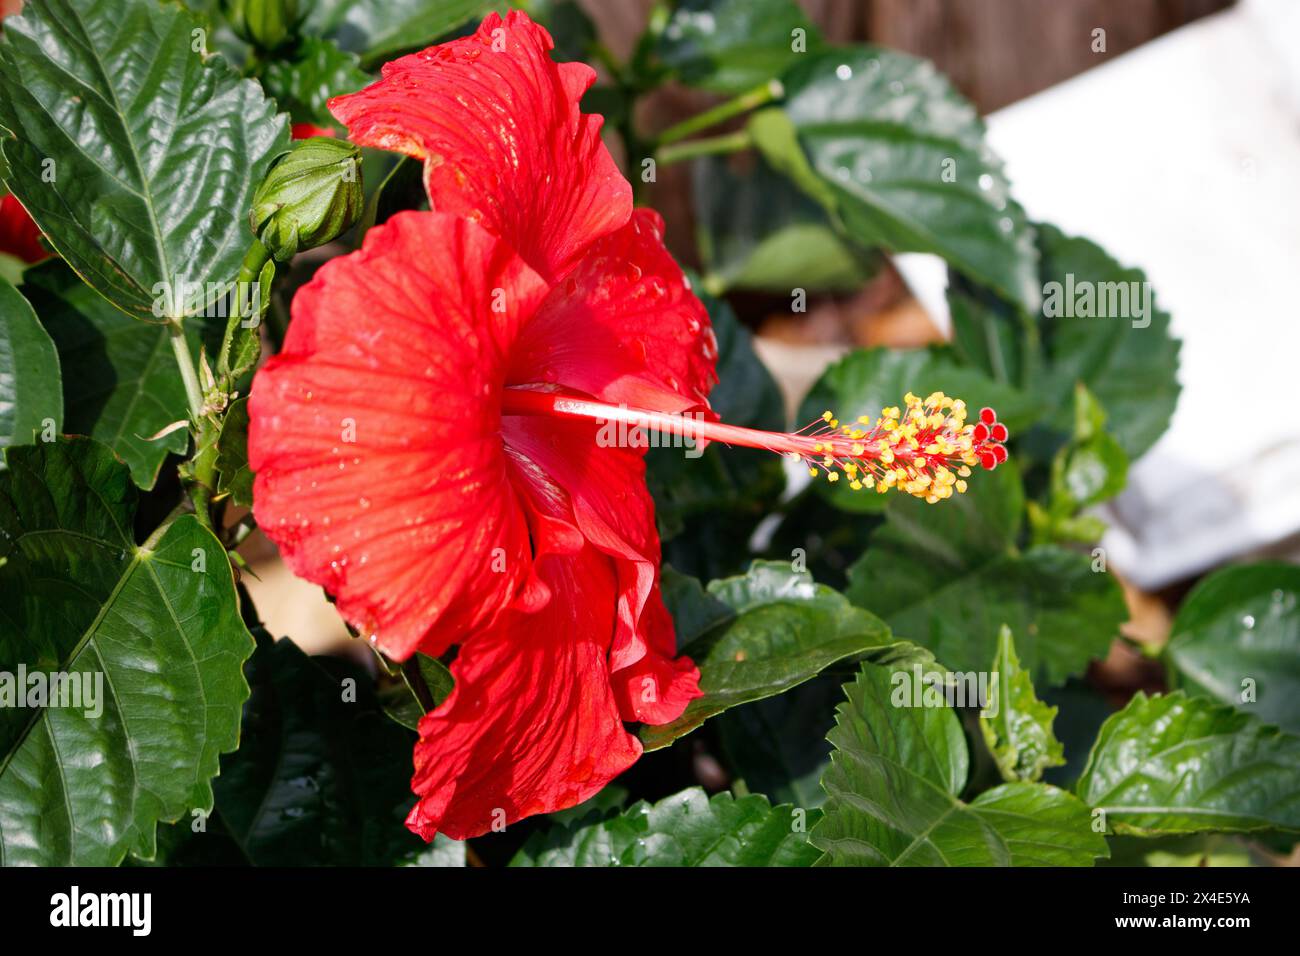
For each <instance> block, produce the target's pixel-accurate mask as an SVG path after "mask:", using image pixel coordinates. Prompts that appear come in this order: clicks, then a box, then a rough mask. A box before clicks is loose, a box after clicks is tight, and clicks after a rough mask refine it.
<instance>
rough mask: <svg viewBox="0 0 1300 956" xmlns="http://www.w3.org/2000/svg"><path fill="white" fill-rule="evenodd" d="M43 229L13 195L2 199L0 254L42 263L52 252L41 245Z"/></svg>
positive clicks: (0, 211)
mask: <svg viewBox="0 0 1300 956" xmlns="http://www.w3.org/2000/svg"><path fill="white" fill-rule="evenodd" d="M40 237H41V229H40V227H39V226H38V225H36V223H35V222H34V221H33V220H32V217H31V216H29V215H28V214H27V210H26V209H24V208H23V204H22V203H20V202H19V201H18V197H17V196H15V195H14V194H13V193H5V195H4V197H3V198H0V252H7V253H8V254H9V255H11V256H17V257H18V258H19V259H21V260H23V262H28V263H32V262H40V261H41V260H42V259H48V258H49V257H50V251H49V250H48V249H46V248H45V247H44V246H42V245H41V243H40Z"/></svg>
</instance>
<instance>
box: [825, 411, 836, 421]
mask: <svg viewBox="0 0 1300 956" xmlns="http://www.w3.org/2000/svg"><path fill="white" fill-rule="evenodd" d="M834 417H835V416H834V415H832V414H831V413H830V412H829V411H825V412H822V421H824V422H828V421H830V420H831V419H832V418H834Z"/></svg>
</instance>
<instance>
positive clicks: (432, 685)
mask: <svg viewBox="0 0 1300 956" xmlns="http://www.w3.org/2000/svg"><path fill="white" fill-rule="evenodd" d="M412 666H414V667H415V668H416V669H417V670H418V671H419V679H418V681H417V680H416V679H415V678H414V677H413V676H412V675H411V671H410V668H411V667H412ZM394 670H395V672H397V673H400V674H401V677H402V680H401V683H399V684H395V685H393V686H392V687H391V688H390V689H388V690H386V691H384V692H383V693H382V694H381V697H382V699H383V702H384V712H385V713H386V714H388V716H389V717H391V718H392V719H393V720H395V721H397V722H398V723H399V724H401V725H402V726H403V727H405V728H407V729H408V730H415V731H418V730H419V729H420V718H421V717H423V716H424V715H425V714H426V713H428V712H429V711H431V710H433V709H434V708H435V707H437V706H439V705H440V704H441V703H442V702H443V701H444V700H446V699H447V696H448V695H449V694H450V693H451V691H452V688H453V687H455V686H456V679H455V678H454V677H452V676H451V671H450V670H449V669H448V668H447V665H445V664H443V663H442V662H441V661H440V660H438V659H437V658H435V657H429V656H428V655H427V654H416V655H414V656H413V657H412V658H411V659H410V660H408V661H407V662H406V663H405V664H402V665H394ZM417 684H423V685H424V686H423V687H418V688H417V686H416V685H417ZM426 693H427V695H428V706H426V705H425V704H424V703H421V701H422V700H424V699H425V694H426Z"/></svg>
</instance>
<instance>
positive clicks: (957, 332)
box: [949, 224, 1181, 459]
mask: <svg viewBox="0 0 1300 956" xmlns="http://www.w3.org/2000/svg"><path fill="white" fill-rule="evenodd" d="M1037 236H1038V248H1039V252H1040V260H1039V279H1038V281H1039V282H1040V283H1041V287H1042V288H1043V289H1045V290H1047V291H1046V293H1045V296H1046V297H1045V298H1044V300H1043V302H1042V304H1041V306H1040V307H1036V308H1033V309H1030V310H1023V309H1022V308H1021V307H1017V306H1013V305H1011V304H1009V303H1008V302H1006V301H1002V300H999V299H998V298H997V297H996V296H994V295H991V294H989V293H988V292H986V291H983V290H978V289H974V288H972V287H971V286H969V285H968V284H966V283H961V282H950V283H949V304H950V305H951V306H952V315H953V340H954V344H955V346H956V348H957V350H958V353H959V354H961V355H962V356H963V358H964V359H965V360H967V361H970V362H973V363H974V364H976V365H978V366H980V367H982V368H984V369H985V370H986V371H988V372H989V373H990V374H992V375H993V376H994V377H995V378H998V379H999V380H1002V379H1003V377H1004V376H1005V380H1007V381H1010V382H1012V383H1014V384H1020V385H1022V387H1024V388H1025V389H1026V390H1027V391H1029V392H1031V393H1032V394H1033V395H1034V396H1035V397H1036V398H1037V399H1038V400H1039V401H1040V403H1041V405H1042V408H1043V415H1042V417H1043V419H1044V422H1043V425H1044V427H1045V428H1046V429H1047V430H1048V431H1049V432H1050V433H1052V434H1054V435H1055V437H1056V442H1057V443H1058V444H1059V443H1060V442H1061V441H1064V440H1065V438H1066V437H1067V436H1069V435H1070V434H1072V432H1073V430H1074V424H1075V419H1074V395H1075V387H1076V385H1078V384H1080V383H1081V384H1083V385H1085V386H1087V389H1088V391H1089V392H1090V393H1091V394H1092V395H1093V396H1094V397H1095V399H1096V400H1097V402H1099V403H1100V405H1101V407H1102V408H1104V409H1105V410H1106V415H1107V416H1108V421H1107V426H1106V428H1107V431H1108V432H1109V433H1110V434H1111V435H1113V436H1114V437H1115V440H1116V441H1118V442H1119V445H1120V447H1121V448H1122V449H1123V450H1124V453H1125V454H1126V455H1128V457H1129V458H1130V459H1136V458H1137V457H1138V456H1140V455H1141V454H1142V453H1143V452H1145V451H1146V450H1147V449H1148V448H1150V447H1151V446H1152V445H1153V444H1155V441H1156V439H1157V438H1159V437H1160V436H1161V435H1162V434H1164V431H1165V429H1166V428H1168V427H1169V419H1170V418H1171V417H1172V415H1173V412H1174V407H1175V406H1176V405H1177V404H1178V395H1179V392H1180V390H1181V387H1180V386H1179V384H1178V351H1179V347H1180V344H1179V341H1178V340H1177V339H1175V338H1174V337H1173V336H1172V335H1171V333H1170V323H1169V314H1168V313H1167V312H1164V311H1162V310H1161V309H1160V308H1159V306H1158V305H1157V304H1156V302H1155V297H1154V293H1152V292H1151V287H1150V284H1149V283H1148V282H1147V279H1146V275H1145V274H1144V273H1143V272H1142V271H1141V270H1139V269H1132V268H1126V267H1124V266H1122V265H1120V264H1119V263H1118V262H1116V261H1115V260H1114V259H1113V258H1111V257H1110V256H1109V255H1108V254H1107V253H1106V252H1105V251H1104V250H1103V249H1101V248H1100V247H1099V246H1097V245H1096V244H1095V243H1092V242H1089V241H1088V240H1087V239H1081V238H1076V237H1071V236H1067V235H1065V234H1064V233H1062V232H1061V231H1060V230H1059V229H1057V228H1056V227H1054V226H1050V225H1046V224H1039V225H1038V226H1037ZM1085 290H1088V292H1087V294H1088V295H1091V297H1092V299H1091V305H1090V306H1089V304H1088V301H1087V299H1086V297H1085ZM1147 294H1150V299H1149V301H1148V300H1147V299H1146V298H1145V296H1146V295H1147ZM1112 298H1113V300H1114V301H1113V302H1112ZM1103 299H1104V302H1102V301H1101V300H1103ZM1126 299H1127V302H1128V307H1127V310H1125V308H1124V303H1125V300H1126ZM1103 306H1104V308H1103ZM1089 309H1091V311H1089ZM1139 311H1140V312H1142V315H1141V316H1139V315H1138V314H1137V313H1138V312H1139ZM1121 312H1123V313H1125V314H1123V315H1120V314H1117V313H1121ZM1103 313H1104V314H1103ZM1017 347H1019V348H1021V349H1024V350H1025V354H1023V355H1022V356H1021V357H1019V358H1017V357H1016V356H1015V349H1016V348H1017ZM1049 454H1050V451H1049Z"/></svg>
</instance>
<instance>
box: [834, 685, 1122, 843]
mask: <svg viewBox="0 0 1300 956" xmlns="http://www.w3.org/2000/svg"><path fill="white" fill-rule="evenodd" d="M926 673H927V675H934V677H935V678H936V679H941V677H942V669H941V668H933V667H932V668H928V669H927V671H926ZM912 679H913V675H912V674H911V673H909V671H907V670H899V669H891V668H887V667H877V666H874V665H871V664H868V665H864V666H863V668H862V672H861V673H860V674H859V675H858V679H857V680H856V681H855V682H854V683H852V684H849V685H847V686H846V687H845V691H846V692H847V694H848V701H847V702H846V703H843V704H841V705H840V708H839V711H838V712H837V714H836V727H835V729H834V730H833V731H831V742H832V743H833V744H834V746H835V751H834V753H833V754H832V756H831V766H830V768H829V769H828V770H827V771H826V774H825V775H824V776H823V777H822V786H823V787H824V788H825V789H826V793H827V800H826V803H825V805H824V807H823V812H824V814H825V815H824V817H823V819H822V821H821V822H820V823H819V824H818V825H817V826H816V827H815V828H814V829H813V831H812V834H811V841H812V843H813V845H814V846H817V847H819V848H821V849H822V850H825V851H826V856H825V857H824V858H823V859H822V860H821V861H820V862H821V863H823V864H829V865H832V866H1091V865H1092V862H1093V860H1094V858H1096V857H1100V856H1105V855H1106V854H1107V848H1106V841H1105V839H1103V838H1102V836H1101V835H1100V834H1098V833H1094V832H1093V831H1092V828H1091V820H1090V819H1089V816H1088V809H1087V807H1085V806H1084V805H1083V804H1082V803H1080V802H1079V801H1078V800H1077V799H1075V798H1074V797H1073V796H1071V795H1070V794H1068V793H1066V792H1065V791H1063V790H1058V789H1056V788H1055V787H1051V786H1048V785H1047V784H1042V783H1023V782H1022V783H1008V784H1003V785H1002V786H999V787H995V788H994V789H992V790H988V791H985V792H984V793H982V794H980V795H979V796H978V797H976V798H975V800H973V801H972V802H970V803H963V802H962V801H961V800H960V799H958V796H959V794H960V793H961V791H962V789H963V787H964V786H965V784H966V778H967V774H968V773H969V759H970V756H969V753H968V751H967V749H966V739H965V737H964V736H963V734H962V730H961V724H960V722H959V721H958V719H957V716H956V714H955V713H954V712H953V711H952V710H951V709H950V708H948V707H946V706H937V707H930V706H902V705H901V703H899V702H898V700H900V695H899V693H898V691H899V688H900V687H901V686H903V685H905V684H908V683H910V682H911V681H912Z"/></svg>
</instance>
